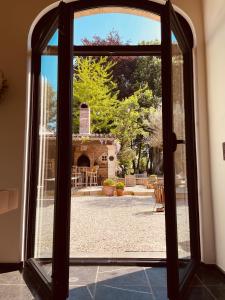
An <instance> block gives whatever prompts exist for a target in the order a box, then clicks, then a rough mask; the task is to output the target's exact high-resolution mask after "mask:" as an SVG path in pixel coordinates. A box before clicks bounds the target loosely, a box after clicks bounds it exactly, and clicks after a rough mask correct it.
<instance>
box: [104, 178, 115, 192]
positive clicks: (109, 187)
mask: <svg viewBox="0 0 225 300" xmlns="http://www.w3.org/2000/svg"><path fill="white" fill-rule="evenodd" d="M115 185H116V183H115V181H114V180H113V179H111V178H107V179H105V180H104V181H103V188H102V191H103V193H104V195H106V196H113V195H114V192H115V188H116V187H115Z"/></svg>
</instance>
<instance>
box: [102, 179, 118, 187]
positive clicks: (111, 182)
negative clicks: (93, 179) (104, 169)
mask: <svg viewBox="0 0 225 300" xmlns="http://www.w3.org/2000/svg"><path fill="white" fill-rule="evenodd" d="M115 184H116V183H115V181H114V180H113V179H111V178H107V179H105V180H104V181H103V185H104V186H115Z"/></svg>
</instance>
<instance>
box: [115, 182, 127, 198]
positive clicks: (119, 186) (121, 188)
mask: <svg viewBox="0 0 225 300" xmlns="http://www.w3.org/2000/svg"><path fill="white" fill-rule="evenodd" d="M124 186H125V184H124V183H123V182H117V184H116V193H117V196H123V194H124Z"/></svg>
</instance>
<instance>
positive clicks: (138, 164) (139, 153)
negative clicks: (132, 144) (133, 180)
mask: <svg viewBox="0 0 225 300" xmlns="http://www.w3.org/2000/svg"><path fill="white" fill-rule="evenodd" d="M141 148H142V143H140V144H139V147H138V161H137V172H138V174H139V173H140V160H141Z"/></svg>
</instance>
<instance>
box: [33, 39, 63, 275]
mask: <svg viewBox="0 0 225 300" xmlns="http://www.w3.org/2000/svg"><path fill="white" fill-rule="evenodd" d="M53 42H54V44H55V45H57V44H58V38H57V35H56V34H55V35H54V36H53V37H52V38H51V40H50V41H49V43H48V45H47V46H49V45H51V44H52V43H53ZM57 69H58V56H57V55H48V50H47V47H46V49H45V50H44V51H43V54H42V55H41V72H40V80H39V91H40V94H39V143H38V147H39V161H38V186H37V205H36V226H35V247H34V258H35V259H36V260H37V261H38V262H40V263H41V265H42V266H44V270H45V273H46V274H47V275H48V280H51V269H52V268H51V261H52V251H53V226H54V204H55V179H56V126H57V90H58V84H57V76H58V70H57ZM44 262H45V263H44Z"/></svg>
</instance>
